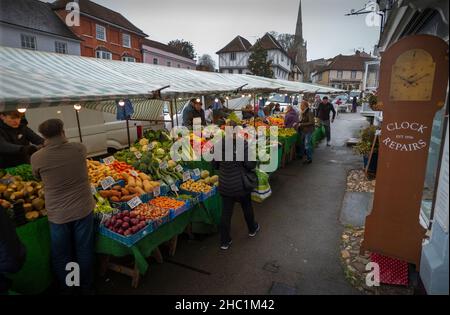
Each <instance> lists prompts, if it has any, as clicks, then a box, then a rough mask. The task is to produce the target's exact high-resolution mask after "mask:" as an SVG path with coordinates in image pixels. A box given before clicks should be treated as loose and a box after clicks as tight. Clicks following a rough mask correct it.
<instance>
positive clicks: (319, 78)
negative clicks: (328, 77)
mask: <svg viewBox="0 0 450 315" xmlns="http://www.w3.org/2000/svg"><path fill="white" fill-rule="evenodd" d="M317 80H319V81H322V72H321V73H319V74H318V75H317Z"/></svg>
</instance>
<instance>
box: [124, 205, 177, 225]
mask: <svg viewBox="0 0 450 315" xmlns="http://www.w3.org/2000/svg"><path fill="white" fill-rule="evenodd" d="M132 212H135V213H136V214H138V215H139V216H140V217H143V218H145V219H147V220H149V221H157V220H161V219H162V218H164V217H166V216H168V215H169V209H164V208H160V207H156V206H154V205H152V204H149V203H141V204H140V205H138V206H137V207H136V208H134V209H133V211H132Z"/></svg>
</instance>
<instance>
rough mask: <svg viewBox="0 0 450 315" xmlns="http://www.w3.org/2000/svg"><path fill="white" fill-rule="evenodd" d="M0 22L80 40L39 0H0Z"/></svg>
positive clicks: (48, 6) (47, 5)
mask: <svg viewBox="0 0 450 315" xmlns="http://www.w3.org/2000/svg"><path fill="white" fill-rule="evenodd" d="M0 21H1V22H4V23H8V24H12V25H17V26H21V27H25V28H29V29H33V30H38V31H41V32H45V33H49V34H53V35H58V36H62V37H66V38H70V39H75V40H80V39H79V38H78V37H77V36H76V35H75V34H74V33H72V31H71V30H70V29H69V27H67V25H66V24H64V22H63V21H61V19H60V18H59V17H58V16H57V15H56V14H55V12H53V11H52V9H51V7H50V5H49V4H48V3H45V2H41V1H39V0H0Z"/></svg>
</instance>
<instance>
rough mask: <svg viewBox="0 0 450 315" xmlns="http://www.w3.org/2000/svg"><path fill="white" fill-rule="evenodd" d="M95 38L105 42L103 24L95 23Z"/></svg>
mask: <svg viewBox="0 0 450 315" xmlns="http://www.w3.org/2000/svg"><path fill="white" fill-rule="evenodd" d="M95 38H97V39H98V40H102V41H104V42H106V28H105V27H104V26H101V25H98V24H96V25H95Z"/></svg>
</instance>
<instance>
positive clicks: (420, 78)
mask: <svg viewBox="0 0 450 315" xmlns="http://www.w3.org/2000/svg"><path fill="white" fill-rule="evenodd" d="M429 75H430V74H429V73H427V74H424V75H423V76H421V77H419V78H417V79H415V80H414V81H413V82H412V83H416V82H417V81H419V80H422V79H423V78H425V77H426V76H429Z"/></svg>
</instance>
